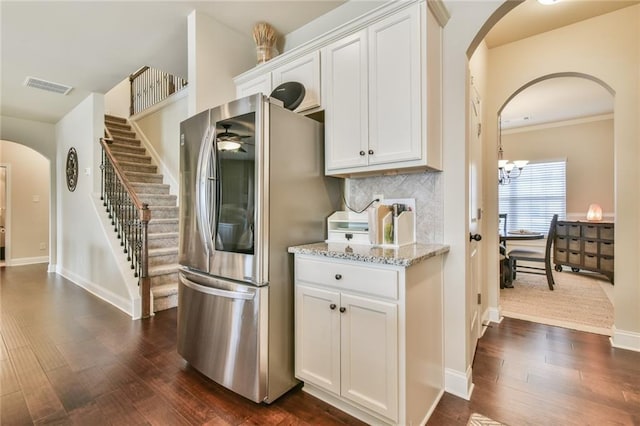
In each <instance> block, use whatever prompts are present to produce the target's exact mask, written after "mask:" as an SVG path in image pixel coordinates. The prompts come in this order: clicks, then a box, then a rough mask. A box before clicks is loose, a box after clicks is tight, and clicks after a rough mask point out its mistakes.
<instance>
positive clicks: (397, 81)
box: [234, 0, 446, 177]
mask: <svg viewBox="0 0 640 426" xmlns="http://www.w3.org/2000/svg"><path fill="white" fill-rule="evenodd" d="M437 3H439V2H438V1H436V0H434V1H430V2H429V4H431V5H432V7H433V8H435V10H436V13H438V17H437V18H436V16H435V15H434V14H433V12H432V8H431V7H430V6H428V3H427V2H426V1H424V0H409V1H399V2H395V1H394V2H386V3H384V4H382V5H381V6H379V7H377V8H375V9H372V10H371V11H370V12H367V13H365V14H364V15H362V16H361V17H359V18H357V19H354V20H352V21H349V22H348V23H345V24H344V25H341V26H338V27H337V28H335V29H334V30H332V31H329V32H327V33H325V34H323V35H321V36H318V37H317V38H316V39H313V40H311V41H310V42H308V43H305V44H303V45H301V46H299V47H297V48H294V49H292V50H291V51H289V52H286V53H283V54H282V55H280V56H277V57H275V58H273V59H271V60H270V61H268V62H266V63H265V64H262V65H259V66H258V67H256V68H254V69H252V70H250V71H247V72H245V73H244V74H241V75H239V76H237V77H236V78H234V82H235V83H236V88H237V94H238V97H241V96H246V95H249V94H252V93H257V92H258V91H262V93H264V94H267V95H269V94H270V93H271V91H272V90H273V89H274V88H275V87H277V86H278V85H279V84H281V83H284V82H287V81H298V82H300V83H302V84H303V85H304V86H305V90H306V95H305V98H304V100H303V101H302V104H301V105H300V106H299V107H298V108H297V109H296V111H297V112H303V113H306V114H309V113H315V112H317V111H320V110H324V120H325V174H326V175H328V176H337V177H358V176H370V175H381V174H395V173H409V172H420V171H426V170H442V130H441V129H442V123H441V121H442V111H441V110H442V25H444V24H445V23H446V17H444V16H443V13H442V12H438V10H440V9H439V8H438V6H437V5H436V4H437Z"/></svg>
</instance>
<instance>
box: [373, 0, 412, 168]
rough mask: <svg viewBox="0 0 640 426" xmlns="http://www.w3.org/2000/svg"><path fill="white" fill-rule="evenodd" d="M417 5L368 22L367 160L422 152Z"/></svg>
mask: <svg viewBox="0 0 640 426" xmlns="http://www.w3.org/2000/svg"><path fill="white" fill-rule="evenodd" d="M420 40H421V39H420V7H419V5H415V6H413V7H410V8H408V9H406V10H403V11H400V12H398V13H395V14H393V15H391V16H389V17H388V18H385V19H383V20H381V21H380V22H376V23H375V24H373V25H371V26H370V27H369V32H368V42H369V151H368V155H369V164H383V163H393V162H398V161H411V160H419V159H420V158H422V155H421V154H422V152H421V147H422V142H421V123H422V121H421V120H422V117H421V113H420V111H421V105H420V98H421V96H420V93H421V86H420V81H421V75H420V72H421V68H420V66H421V63H420V58H421V53H422V52H421V51H420Z"/></svg>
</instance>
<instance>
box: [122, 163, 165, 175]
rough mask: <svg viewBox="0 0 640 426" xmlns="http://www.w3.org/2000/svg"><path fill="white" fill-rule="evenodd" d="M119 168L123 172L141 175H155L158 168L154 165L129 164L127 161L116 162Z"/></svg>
mask: <svg viewBox="0 0 640 426" xmlns="http://www.w3.org/2000/svg"><path fill="white" fill-rule="evenodd" d="M118 164H119V165H120V168H121V169H122V170H124V171H125V172H127V171H128V172H143V173H156V172H157V171H158V166H156V165H155V164H140V163H131V162H128V161H118Z"/></svg>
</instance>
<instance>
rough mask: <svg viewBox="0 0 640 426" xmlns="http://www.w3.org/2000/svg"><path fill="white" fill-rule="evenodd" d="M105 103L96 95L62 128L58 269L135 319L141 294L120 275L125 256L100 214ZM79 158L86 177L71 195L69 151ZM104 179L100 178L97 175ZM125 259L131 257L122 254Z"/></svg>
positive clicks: (65, 120)
mask: <svg viewBox="0 0 640 426" xmlns="http://www.w3.org/2000/svg"><path fill="white" fill-rule="evenodd" d="M103 115H104V97H103V96H102V95H99V94H92V95H90V96H89V97H87V98H86V99H85V100H84V101H83V102H82V103H81V104H80V105H78V106H77V107H76V108H75V109H73V110H72V111H71V112H69V113H68V114H67V115H66V116H65V117H64V118H63V119H62V120H60V121H59V122H58V123H57V124H56V140H57V146H58V149H57V164H58V170H59V173H58V181H59V182H60V185H59V186H58V191H57V194H56V196H57V199H58V203H57V205H58V224H57V225H58V236H59V237H58V241H57V245H58V265H57V272H58V273H59V274H61V275H63V276H65V277H66V278H68V279H70V280H71V281H73V282H74V283H76V284H78V285H80V286H81V287H84V288H86V289H87V290H88V291H90V292H92V293H94V294H96V295H97V296H99V297H101V298H103V299H105V300H107V301H108V302H110V303H112V304H113V305H115V306H117V307H119V308H120V309H122V310H123V311H125V312H127V313H129V314H132V312H133V306H132V304H133V302H132V301H133V300H134V299H135V298H136V294H137V289H132V288H130V287H128V286H127V284H126V283H127V277H124V276H123V275H122V274H121V272H120V266H119V262H120V259H119V258H116V256H117V255H118V254H119V253H115V254H114V252H113V251H112V249H111V246H110V242H109V238H110V237H113V235H112V234H113V229H112V228H108V229H106V228H105V226H104V224H103V220H102V219H101V215H102V216H106V214H105V212H104V210H102V208H100V210H98V209H97V207H96V206H99V207H101V206H102V204H101V203H100V202H99V201H98V199H97V197H98V194H97V192H98V191H97V189H99V178H98V179H97V182H98V188H96V179H94V176H87V175H85V174H84V173H83V172H84V170H85V169H86V168H89V169H90V170H91V174H92V175H93V174H94V173H95V171H99V170H100V169H99V164H100V162H101V156H100V152H101V150H100V147H99V144H98V140H99V138H100V137H101V136H102V135H103V132H104V120H103V118H102V117H103ZM71 147H74V148H75V149H76V151H77V153H78V166H79V170H80V175H79V177H78V183H77V187H76V189H75V191H74V192H70V191H69V190H68V189H67V187H66V184H65V183H64V182H65V173H64V171H65V167H64V165H65V162H66V157H67V152H68V150H69V148H71ZM95 174H96V175H99V173H95ZM122 256H123V257H124V256H125V255H124V254H122Z"/></svg>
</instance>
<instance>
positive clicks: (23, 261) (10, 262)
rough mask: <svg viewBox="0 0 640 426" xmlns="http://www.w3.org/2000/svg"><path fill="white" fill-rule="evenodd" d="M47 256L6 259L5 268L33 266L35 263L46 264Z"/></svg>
mask: <svg viewBox="0 0 640 426" xmlns="http://www.w3.org/2000/svg"><path fill="white" fill-rule="evenodd" d="M48 262H49V256H38V257H19V258H17V259H15V258H14V259H7V260H6V263H7V266H24V265H35V264H36V263H48Z"/></svg>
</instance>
